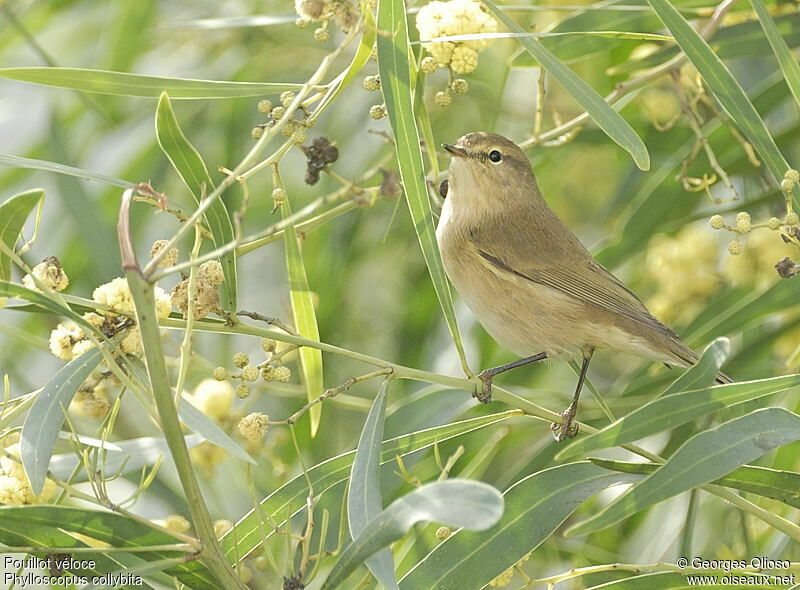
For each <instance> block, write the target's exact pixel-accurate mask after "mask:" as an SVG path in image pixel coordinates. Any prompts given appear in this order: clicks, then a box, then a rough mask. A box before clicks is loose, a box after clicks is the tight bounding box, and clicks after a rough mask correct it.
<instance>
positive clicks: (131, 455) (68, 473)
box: [50, 434, 203, 483]
mask: <svg viewBox="0 0 800 590" xmlns="http://www.w3.org/2000/svg"><path fill="white" fill-rule="evenodd" d="M185 438H186V447H187V448H189V449H191V448H193V447H196V446H197V445H199V444H200V443H201V442H203V439H202V438H201V437H200V435H198V434H189V435H187V436H186V437H185ZM110 444H111V443H107V442H106V443H105V445H104V448H105V451H106V452H105V457H104V461H103V465H102V467H103V471H104V472H105V473H106V474H113V473H118V472H121V473H130V472H132V471H136V470H138V469H141V468H142V467H144V466H147V465H153V464H155V463H156V461H158V460H159V459H160V458H164V459H165V460H167V461H170V460H171V458H170V454H169V447H167V441H165V440H164V439H163V438H156V437H152V436H146V437H142V438H133V439H130V440H124V441H119V442H116V443H113V446H114V447H116V448H118V449H119V450H118V451H117V450H116V449H114V448H111V449H109V448H108V446H107V445H110ZM82 466H83V460H82V459H79V458H78V457H77V456H76V455H75V453H62V454H59V455H53V457H52V458H51V459H50V472H51V473H52V474H53V475H54V476H55V477H57V478H59V479H63V480H65V481H66V480H68V479H69V478H70V477H72V478H73V479H72V480H71V481H72V482H73V483H78V482H83V481H87V480H88V476H87V475H86V472H85V471H84V470H83V469H81V471H80V472H78V474H77V475H74V474H75V470H76V469H77V468H78V467H82Z"/></svg>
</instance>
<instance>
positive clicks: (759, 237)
mask: <svg viewBox="0 0 800 590" xmlns="http://www.w3.org/2000/svg"><path fill="white" fill-rule="evenodd" d="M796 254H797V246H794V245H793V244H787V243H786V242H784V241H783V240H782V239H781V237H780V235H777V234H775V233H773V232H767V231H755V232H752V233H751V234H750V236H749V237H748V238H747V248H744V249H743V250H742V251H741V252H740V254H739V255H738V256H730V257H727V258H726V260H725V266H724V267H723V273H724V274H725V277H726V278H727V279H728V280H729V281H730V282H731V283H733V284H734V285H736V286H737V287H743V286H752V287H755V288H756V289H763V288H765V287H768V286H769V285H772V284H773V283H775V282H776V281H778V280H780V277H779V276H778V273H777V272H776V271H775V263H776V262H778V260H780V259H781V258H783V257H784V256H789V257H795V256H796Z"/></svg>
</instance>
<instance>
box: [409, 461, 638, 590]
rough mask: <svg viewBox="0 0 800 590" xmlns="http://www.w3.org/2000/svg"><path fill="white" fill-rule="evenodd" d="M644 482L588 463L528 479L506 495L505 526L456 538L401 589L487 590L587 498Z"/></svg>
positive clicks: (443, 545) (414, 572) (411, 574)
mask: <svg viewBox="0 0 800 590" xmlns="http://www.w3.org/2000/svg"><path fill="white" fill-rule="evenodd" d="M640 478H641V476H639V475H633V474H626V473H614V472H613V471H609V470H606V469H602V468H600V467H597V466H595V465H592V464H591V463H588V462H581V463H569V464H567V465H559V466H557V467H553V468H550V469H545V470H544V471H539V472H538V473H534V474H533V475H529V476H528V477H526V478H524V479H522V480H520V481H518V482H517V483H515V484H514V485H513V486H511V487H510V488H509V489H508V490H506V491H505V494H504V498H505V506H506V507H505V511H504V513H503V517H502V518H501V519H500V522H498V523H497V524H496V525H495V526H494V527H492V528H491V529H489V530H487V531H484V532H482V533H473V532H468V531H461V532H459V533H456V534H455V535H453V536H451V537H450V538H448V539H447V540H446V541H445V542H443V543H441V544H440V545H438V546H437V547H436V548H435V549H434V550H433V551H431V552H430V553H429V554H428V555H426V556H425V558H424V559H422V561H420V562H419V563H418V564H417V565H416V566H414V567H413V568H412V570H411V571H410V572H408V574H406V576H405V577H404V578H403V579H402V580H401V581H400V588H401V590H417V589H418V588H436V590H461V589H462V588H483V587H484V586H485V585H486V584H488V583H489V582H490V581H492V580H493V579H494V578H496V577H497V576H499V575H500V574H501V573H503V572H504V571H506V570H507V569H508V568H510V567H513V566H514V564H515V563H517V562H518V561H519V560H520V559H522V558H523V557H525V556H526V555H528V553H530V552H531V551H533V550H534V549H536V547H538V546H539V545H540V544H541V543H543V542H544V541H545V540H546V539H547V538H548V537H549V536H550V535H552V534H553V532H554V531H555V530H556V529H557V528H558V527H559V526H561V524H562V523H563V522H564V521H565V520H566V519H567V518H568V517H569V515H570V514H572V513H573V512H574V511H575V510H576V509H577V508H578V506H580V505H581V504H583V502H584V501H586V499H588V498H589V497H591V496H593V495H594V494H596V493H598V492H600V491H601V490H604V489H606V488H608V487H609V486H613V485H617V484H621V483H631V482H633V481H637V480H638V479H640ZM478 556H479V557H478Z"/></svg>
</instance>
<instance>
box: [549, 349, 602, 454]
mask: <svg viewBox="0 0 800 590" xmlns="http://www.w3.org/2000/svg"><path fill="white" fill-rule="evenodd" d="M592 354H594V349H589V350H588V351H585V352H584V353H583V364H582V365H581V373H580V376H579V377H578V386H577V387H576V388H575V394H574V395H573V396H572V401H571V402H570V404H569V405H568V406H567V409H566V410H564V411H563V412H562V413H561V424H559V423H558V422H553V424H552V425H551V426H550V429H551V430H552V431H553V438H554V439H555V440H556V442H561V441H563V440H566V439H568V438H574V437H575V435H576V434H578V425H577V424H573V423H572V421H573V420H574V419H575V414H577V413H578V398H580V397H581V389H583V382H584V381H585V380H586V372H587V371H588V370H589V361H591V360H592Z"/></svg>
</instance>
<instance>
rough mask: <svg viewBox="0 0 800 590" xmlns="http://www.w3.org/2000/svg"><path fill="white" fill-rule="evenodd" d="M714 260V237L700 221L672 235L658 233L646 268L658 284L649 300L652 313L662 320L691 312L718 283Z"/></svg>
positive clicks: (716, 251) (715, 248)
mask: <svg viewBox="0 0 800 590" xmlns="http://www.w3.org/2000/svg"><path fill="white" fill-rule="evenodd" d="M717 262H718V247H717V242H716V240H715V237H714V235H713V234H712V233H711V232H710V231H708V230H707V229H705V228H704V227H703V226H702V225H691V226H687V227H685V228H683V229H682V230H681V231H680V232H678V234H677V235H676V236H675V237H669V236H665V235H657V236H655V237H654V238H653V239H652V240H650V243H649V244H648V247H647V260H646V264H647V271H648V274H649V275H650V277H651V278H652V279H653V280H654V281H655V282H656V284H657V285H658V292H657V293H656V294H655V295H654V296H653V297H652V298H651V299H650V300H649V301H648V307H649V308H650V310H651V311H652V312H653V315H655V316H656V317H657V318H659V319H660V320H662V321H665V322H671V321H673V320H675V319H676V318H677V317H678V316H682V315H684V314H685V315H686V316H687V317H691V316H692V315H694V313H695V312H696V311H697V310H698V309H699V307H700V306H702V303H703V301H704V300H705V298H706V297H708V296H709V295H711V294H713V293H714V292H716V291H717V290H718V289H719V287H720V285H721V281H720V277H719V276H718V273H717Z"/></svg>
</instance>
